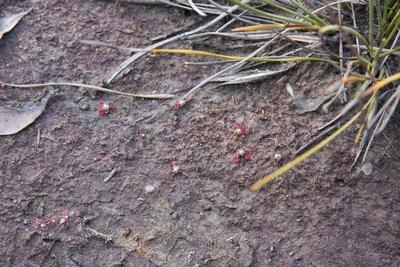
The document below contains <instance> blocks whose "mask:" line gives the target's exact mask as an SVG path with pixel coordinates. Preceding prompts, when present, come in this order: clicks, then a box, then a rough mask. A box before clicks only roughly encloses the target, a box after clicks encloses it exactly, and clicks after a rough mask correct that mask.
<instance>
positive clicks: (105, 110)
mask: <svg viewBox="0 0 400 267" xmlns="http://www.w3.org/2000/svg"><path fill="white" fill-rule="evenodd" d="M97 104H98V105H99V108H98V109H97V114H99V116H101V117H103V116H106V115H108V114H110V113H112V112H115V111H117V109H116V108H115V107H114V106H113V105H111V104H107V103H106V102H104V100H103V99H99V100H98V101H97Z"/></svg>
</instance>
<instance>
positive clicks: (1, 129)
mask: <svg viewBox="0 0 400 267" xmlns="http://www.w3.org/2000/svg"><path fill="white" fill-rule="evenodd" d="M49 98H50V96H46V97H44V98H43V99H42V101H40V103H38V104H34V103H29V104H26V105H25V106H24V107H23V108H22V109H16V108H8V107H4V106H0V135H11V134H15V133H18V132H19V131H21V130H23V129H24V128H26V127H27V126H29V125H30V124H31V123H32V122H34V121H35V120H36V119H37V118H38V117H39V116H40V115H41V114H42V113H43V111H44V109H45V108H46V105H47V102H48V101H49Z"/></svg>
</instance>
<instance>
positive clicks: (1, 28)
mask: <svg viewBox="0 0 400 267" xmlns="http://www.w3.org/2000/svg"><path fill="white" fill-rule="evenodd" d="M31 10H32V8H31V9H29V10H28V11H25V12H21V13H17V14H12V15H9V16H5V17H3V18H0V39H1V38H3V35H4V34H5V33H7V32H9V31H11V30H12V29H13V28H14V27H15V25H17V24H18V22H19V21H20V20H21V19H22V18H23V17H24V16H25V15H26V14H28V13H29V12H31Z"/></svg>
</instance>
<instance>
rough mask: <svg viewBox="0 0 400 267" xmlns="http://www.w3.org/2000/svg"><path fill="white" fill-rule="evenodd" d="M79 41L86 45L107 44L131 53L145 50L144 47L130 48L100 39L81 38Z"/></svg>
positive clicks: (106, 45)
mask: <svg viewBox="0 0 400 267" xmlns="http://www.w3.org/2000/svg"><path fill="white" fill-rule="evenodd" d="M79 43H81V44H86V45H94V46H105V47H110V48H114V49H118V50H122V51H126V52H129V53H132V52H142V51H144V49H142V48H129V47H124V46H119V45H113V44H109V43H105V42H100V41H91V40H79Z"/></svg>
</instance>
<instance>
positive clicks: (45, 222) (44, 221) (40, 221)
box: [35, 218, 56, 231]
mask: <svg viewBox="0 0 400 267" xmlns="http://www.w3.org/2000/svg"><path fill="white" fill-rule="evenodd" d="M35 223H36V225H37V226H39V228H40V229H41V230H44V231H47V229H49V226H50V225H52V224H55V223H56V220H55V219H51V218H37V219H36V220H35Z"/></svg>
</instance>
